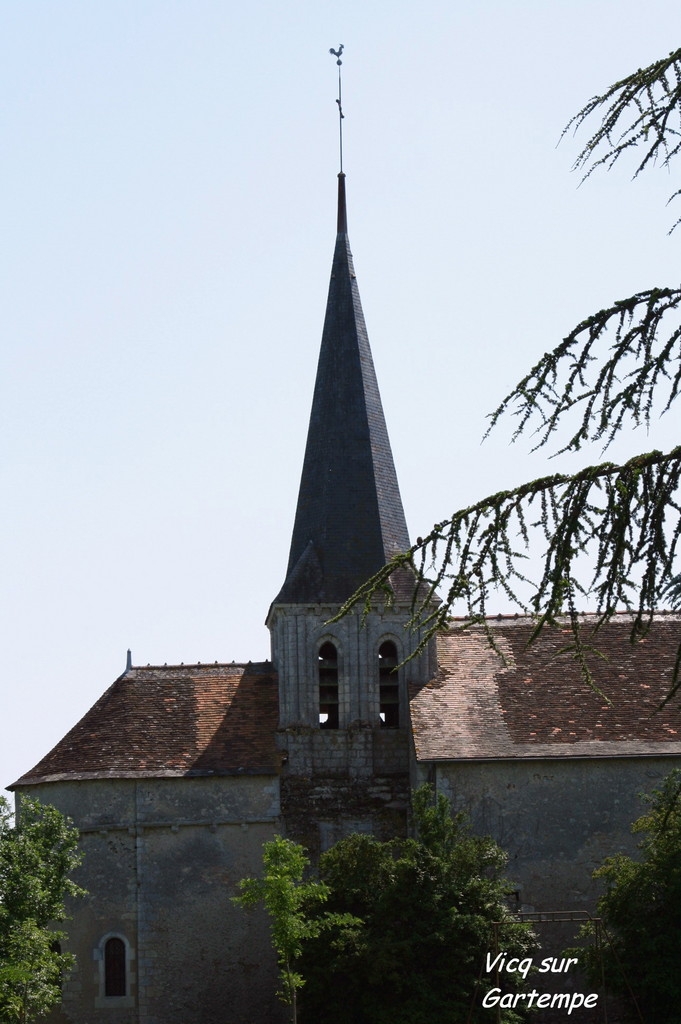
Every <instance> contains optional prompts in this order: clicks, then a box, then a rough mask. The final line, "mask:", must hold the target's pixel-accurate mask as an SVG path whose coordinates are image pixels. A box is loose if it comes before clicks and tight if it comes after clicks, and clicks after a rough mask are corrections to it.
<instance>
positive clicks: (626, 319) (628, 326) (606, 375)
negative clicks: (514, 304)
mask: <svg viewBox="0 0 681 1024" xmlns="http://www.w3.org/2000/svg"><path fill="white" fill-rule="evenodd" d="M680 309H681V288H652V289H650V290H648V291H643V292H638V293H637V294H635V295H632V296H630V297H629V298H627V299H621V300H619V301H617V302H615V303H614V305H612V306H610V307H608V308H607V309H602V310H600V312H598V313H595V314H594V315H593V316H590V317H588V318H587V319H586V320H583V321H582V322H581V323H580V324H578V325H577V326H576V327H575V328H574V330H573V331H571V332H570V334H568V335H567V337H566V338H564V339H563V341H562V342H561V343H560V345H558V346H557V347H556V348H555V349H553V351H552V352H547V353H546V354H545V355H544V356H542V358H541V359H540V360H539V362H538V363H537V364H536V366H534V367H533V368H532V369H531V370H530V372H529V373H528V374H527V376H526V377H524V378H523V379H522V380H521V381H520V383H519V384H516V386H515V388H514V389H513V391H512V392H511V393H510V394H509V395H507V396H506V398H504V400H503V402H502V403H501V405H500V406H499V407H498V408H497V409H496V410H495V412H494V413H492V415H491V417H490V420H491V423H490V427H489V429H488V431H487V434H489V432H490V431H491V430H492V428H493V427H494V426H495V425H496V424H497V423H498V421H499V419H500V418H501V417H502V416H503V415H504V413H507V412H509V411H511V410H512V411H513V415H515V416H517V417H518V419H519V423H518V426H517V427H516V430H515V432H514V434H513V440H515V439H516V438H517V437H518V436H519V435H520V434H521V433H522V432H523V430H524V429H525V428H526V426H528V424H530V421H531V420H532V419H533V418H534V417H535V416H538V417H539V426H538V428H537V429H536V433H537V434H538V435H539V440H538V441H537V444H536V445H535V449H536V448H540V447H541V446H542V445H544V444H546V442H547V440H548V439H549V437H550V436H551V434H552V433H553V432H554V431H555V430H556V429H557V427H558V425H559V421H560V419H561V417H563V416H564V414H565V413H567V412H568V411H569V410H571V409H575V408H579V410H580V412H581V421H580V422H579V424H578V426H577V429H576V430H575V432H574V433H573V434H572V436H571V437H570V438H569V440H568V441H567V443H566V444H565V445H563V447H562V448H561V449H560V451H561V452H563V451H568V450H573V451H574V450H578V449H579V448H581V447H582V445H583V444H584V443H585V442H590V441H605V445H606V447H607V445H608V444H609V443H610V442H611V441H612V439H613V437H614V436H615V434H616V433H617V432H618V431H619V430H620V428H621V427H622V426H623V425H624V423H625V421H626V420H631V421H632V422H633V423H634V425H635V426H639V425H641V424H646V425H647V424H648V423H649V422H650V417H651V413H652V410H653V405H654V398H655V394H656V393H657V397H658V402H659V404H660V405H662V403H664V405H663V406H662V409H661V412H666V411H667V410H668V409H669V407H670V406H671V404H672V402H674V401H675V400H676V398H677V397H678V395H679V386H680V383H681V320H679V319H678V318H677V319H676V321H674V320H673V319H672V318H670V313H672V312H673V311H674V310H676V311H679V310H680ZM664 318H666V320H665V326H667V324H669V327H668V330H667V331H666V332H663V330H662V321H663V319H664ZM670 319H671V323H670ZM613 329H614V337H612V330H613ZM608 338H612V342H611V344H610V347H609V349H608V350H607V352H608V354H607V355H606V356H605V357H604V356H603V354H602V352H599V351H598V349H599V347H600V346H602V345H603V344H605V342H606V341H607V339H608ZM566 364H567V369H566V370H565V371H564V369H563V368H564V366H565V365H566ZM661 389H663V393H662V396H660V390H661ZM487 434H486V435H485V436H487Z"/></svg>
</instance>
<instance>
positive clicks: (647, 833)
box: [578, 769, 681, 1024]
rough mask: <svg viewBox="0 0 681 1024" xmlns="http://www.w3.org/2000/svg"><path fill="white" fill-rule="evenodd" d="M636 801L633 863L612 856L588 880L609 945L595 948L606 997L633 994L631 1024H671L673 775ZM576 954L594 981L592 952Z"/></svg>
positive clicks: (680, 889) (677, 802) (680, 888)
mask: <svg viewBox="0 0 681 1024" xmlns="http://www.w3.org/2000/svg"><path fill="white" fill-rule="evenodd" d="M644 799H645V800H646V802H647V803H648V804H649V811H648V813H647V814H645V815H643V817H641V818H639V819H638V820H637V821H636V822H634V824H633V826H632V831H633V832H634V833H639V834H640V835H641V836H642V838H641V841H640V843H639V849H640V851H641V859H640V861H636V860H633V859H632V858H631V857H625V856H624V854H618V855H617V856H615V857H609V858H608V859H607V860H606V861H605V862H604V864H603V866H602V867H600V868H599V869H598V870H597V871H596V872H595V873H594V877H595V878H601V879H603V880H604V882H605V885H606V891H605V893H604V895H603V896H602V897H601V899H600V900H599V903H598V913H599V914H600V916H601V918H602V919H603V923H604V926H605V929H606V935H607V938H608V940H609V941H608V942H606V943H605V944H604V946H603V957H604V968H605V981H606V984H607V986H608V988H610V989H611V990H612V991H613V992H616V993H618V994H620V995H622V996H625V997H631V996H632V995H633V997H634V1003H633V1008H632V1018H633V1019H639V1018H640V1019H643V1020H650V1021H656V1022H658V1024H679V1022H680V1021H681V972H680V971H679V948H680V946H681V770H680V769H676V771H674V772H672V774H671V775H670V776H669V777H668V778H667V779H666V780H665V781H664V783H663V785H662V787H661V788H660V789H659V790H655V791H654V792H653V793H652V794H651V795H650V796H647V797H644ZM594 934H595V930H594V927H593V926H588V927H586V928H585V929H584V930H583V933H582V937H585V938H591V939H593V937H594ZM578 952H579V955H580V958H581V962H582V963H585V964H586V965H587V966H588V969H589V971H590V973H591V975H592V977H593V978H594V980H595V981H600V975H601V964H600V958H599V950H598V948H597V946H596V945H595V944H594V945H590V946H589V947H587V948H586V949H581V950H579V951H578ZM636 1007H638V1011H639V1012H638V1013H637V1012H636V1009H635V1008H636Z"/></svg>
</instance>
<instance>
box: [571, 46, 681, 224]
mask: <svg viewBox="0 0 681 1024" xmlns="http://www.w3.org/2000/svg"><path fill="white" fill-rule="evenodd" d="M603 108H605V109H603ZM595 111H599V112H600V115H601V123H600V125H599V126H598V128H597V130H596V131H595V132H594V133H593V135H592V136H591V137H590V138H589V140H588V141H587V143H586V145H585V146H584V148H583V149H582V151H581V152H580V153H579V155H578V157H577V159H576V160H575V163H574V167H575V168H576V169H580V170H583V171H584V176H583V178H582V181H584V179H586V178H588V177H589V175H591V174H592V173H593V172H594V171H595V170H596V169H597V168H599V167H605V168H606V170H610V168H611V167H612V166H613V165H614V164H615V163H617V161H618V160H619V158H620V157H621V156H622V155H623V154H624V153H626V152H627V151H628V150H630V149H632V148H634V147H636V146H642V147H643V148H644V153H643V157H642V158H641V160H640V162H639V164H638V166H637V168H636V170H635V172H634V177H637V176H638V175H639V174H640V173H641V171H643V170H644V169H645V168H646V167H647V166H648V165H649V164H651V163H652V164H654V163H657V162H658V161H659V162H660V163H661V166H663V167H668V166H669V164H670V162H671V160H672V159H673V157H675V156H676V155H677V154H678V152H679V149H681V49H678V50H673V51H672V52H671V53H670V54H669V56H668V57H665V58H663V59H662V60H658V61H655V62H654V63H653V64H649V65H648V67H646V68H639V69H638V70H637V71H635V72H634V73H633V74H632V75H628V76H627V77H626V78H623V79H622V80H621V81H619V82H615V83H614V85H611V86H610V87H609V88H608V89H607V90H606V91H605V92H604V93H602V94H601V95H599V96H593V97H592V98H591V99H590V100H589V102H588V103H587V104H586V105H585V106H584V107H582V109H581V110H580V111H579V112H578V113H577V114H575V116H574V117H573V118H571V120H570V121H569V122H568V124H567V125H566V127H565V128H564V129H563V134H562V135H561V139H562V138H563V136H564V135H566V134H567V133H568V132H569V131H570V130H571V129H572V130H573V131H574V132H576V131H577V129H578V128H580V127H581V126H582V124H583V123H584V122H585V121H586V120H587V118H589V117H590V116H591V114H593V113H594V112H595ZM677 194H678V192H675V193H674V194H673V195H672V196H671V197H670V200H671V199H672V198H674V195H677ZM677 223H678V222H677ZM674 226H676V225H674ZM672 230H673V229H672Z"/></svg>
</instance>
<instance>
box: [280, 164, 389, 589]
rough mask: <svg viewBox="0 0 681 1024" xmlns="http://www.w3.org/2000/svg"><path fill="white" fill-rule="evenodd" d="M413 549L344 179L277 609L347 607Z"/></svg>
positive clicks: (341, 176)
mask: <svg viewBox="0 0 681 1024" xmlns="http://www.w3.org/2000/svg"><path fill="white" fill-rule="evenodd" d="M408 547H409V535H408V533H407V526H406V522H405V518H404V511H403V509H402V500H401V498H400V492H399V487H398V483H397V475H396V473H395V466H394V463H393V457H392V452H391V450H390V441H389V440H388V431H387V429H386V425H385V419H384V416H383V408H382V406H381V398H380V395H379V391H378V384H377V381H376V373H375V370H374V364H373V360H372V357H371V349H370V348H369V339H368V336H367V330H366V325H365V323H364V314H363V313H362V306H361V302H360V298H359V290H358V287H357V280H356V277H355V271H354V267H353V263H352V254H351V252H350V244H349V241H348V235H347V213H346V203H345V175H344V174H343V173H342V172H341V173H340V174H339V176H338V234H337V236H336V247H335V251H334V256H333V265H332V269H331V283H330V286H329V296H328V300H327V305H326V317H325V320H324V329H323V333H322V344H321V351H320V354H319V363H318V367H317V380H316V384H315V390H314V397H313V401H312V412H311V415H310V426H309V430H308V436H307V446H306V449H305V459H304V463H303V473H302V479H301V483H300V492H299V495H298V506H297V509H296V518H295V525H294V528H293V538H292V541H291V551H290V555H289V563H288V570H287V574H286V580H285V582H284V586H283V587H282V590H281V592H280V594H279V596H278V597H277V598H276V600H275V604H307V603H314V604H317V603H324V604H328V603H331V604H339V603H341V602H343V601H345V600H346V599H347V598H348V597H349V596H350V595H351V594H352V593H354V591H355V590H356V589H357V587H359V586H360V585H361V584H362V583H363V582H364V581H365V580H366V579H367V578H368V577H369V576H371V575H373V574H374V573H375V572H377V571H378V570H379V569H380V568H381V567H382V566H383V565H385V563H386V562H387V561H388V560H389V559H390V557H391V556H392V555H393V554H395V553H396V552H398V551H404V550H406V549H407V548H408Z"/></svg>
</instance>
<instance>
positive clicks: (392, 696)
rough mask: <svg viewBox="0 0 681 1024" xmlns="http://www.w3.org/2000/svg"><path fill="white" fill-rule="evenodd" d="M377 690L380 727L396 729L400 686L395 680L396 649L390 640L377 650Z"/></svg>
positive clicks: (398, 717)
mask: <svg viewBox="0 0 681 1024" xmlns="http://www.w3.org/2000/svg"><path fill="white" fill-rule="evenodd" d="M378 689H379V701H380V718H381V727H382V728H384V729H398V728H399V725H400V686H399V680H398V678H397V647H396V646H395V644H394V643H393V642H392V640H385V641H384V642H383V643H382V644H381V646H380V647H379V648H378Z"/></svg>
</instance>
